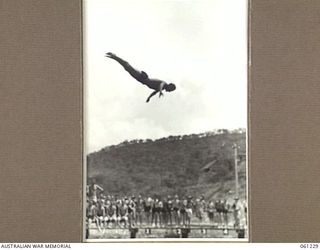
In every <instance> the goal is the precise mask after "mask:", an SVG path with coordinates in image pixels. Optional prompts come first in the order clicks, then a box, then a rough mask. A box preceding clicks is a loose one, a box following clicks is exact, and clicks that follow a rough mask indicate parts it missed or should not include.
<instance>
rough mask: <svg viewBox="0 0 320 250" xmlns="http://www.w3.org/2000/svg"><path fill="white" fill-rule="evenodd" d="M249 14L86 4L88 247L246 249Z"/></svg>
mask: <svg viewBox="0 0 320 250" xmlns="http://www.w3.org/2000/svg"><path fill="white" fill-rule="evenodd" d="M247 8H248V5H247V1H246V0H84V1H83V28H84V33H83V39H84V42H83V51H84V54H83V57H84V69H83V70H84V72H83V73H84V89H83V93H84V96H83V102H84V120H83V125H84V131H83V134H84V156H83V158H84V171H83V172H84V181H83V185H84V198H85V199H84V215H83V227H84V229H83V232H84V239H85V241H87V242H99V241H134V240H140V241H150V240H153V241H154V240H157V241H170V240H171V241H173V240H174V241H188V240H189V241H192V240H197V241H199V240H200V241H248V238H249V235H248V232H249V230H248V225H249V222H248V218H249V214H248V213H249V210H250V208H248V198H249V193H248V183H249V182H248V175H247V173H248V169H247V168H248V167H247V166H248V164H247V161H248V157H247V132H248V130H247V127H248V126H247V124H248V122H247V112H248V111H247V110H248V108H247V103H248V101H247V99H248V94H247V93H248V76H247V73H248V70H247V68H248V46H247V43H248V41H247V40H248V39H247V19H248V18H247V15H248V11H247Z"/></svg>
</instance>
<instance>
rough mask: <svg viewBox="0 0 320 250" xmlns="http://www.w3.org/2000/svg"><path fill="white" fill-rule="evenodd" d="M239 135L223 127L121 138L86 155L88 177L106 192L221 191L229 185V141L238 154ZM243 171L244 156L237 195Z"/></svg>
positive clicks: (231, 167) (216, 194) (231, 160)
mask: <svg viewBox="0 0 320 250" xmlns="http://www.w3.org/2000/svg"><path fill="white" fill-rule="evenodd" d="M245 139H246V138H245V133H244V132H241V131H234V132H229V131H225V130H224V131H219V133H213V132H212V133H205V134H198V135H188V136H176V137H173V136H170V137H168V138H162V139H159V140H156V141H151V140H147V141H142V140H135V141H131V142H124V143H122V144H119V145H117V146H111V147H106V148H104V149H102V150H100V151H99V152H95V153H92V154H90V155H88V177H89V179H90V180H92V179H94V181H95V182H97V183H98V184H100V185H102V186H103V187H104V189H105V190H106V193H113V194H120V195H131V194H138V193H142V194H144V195H155V194H157V195H167V194H171V195H172V194H175V193H178V194H180V195H185V194H191V195H200V194H204V195H205V196H206V197H207V198H219V197H225V194H226V193H228V192H229V191H230V190H231V192H232V191H234V186H235V184H234V155H233V152H234V151H233V149H232V145H233V143H237V144H238V145H239V147H240V149H239V153H240V154H244V153H245ZM210 162H212V164H211V165H210V164H209V165H210V166H208V167H205V166H206V165H207V164H208V163H210ZM204 168H205V169H204ZM245 175H246V173H245V161H240V162H239V183H240V185H239V186H240V196H242V197H244V196H245V188H246V187H245V184H246V183H245ZM231 192H230V193H231Z"/></svg>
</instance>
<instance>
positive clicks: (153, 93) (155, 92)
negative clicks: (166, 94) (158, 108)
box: [146, 90, 159, 102]
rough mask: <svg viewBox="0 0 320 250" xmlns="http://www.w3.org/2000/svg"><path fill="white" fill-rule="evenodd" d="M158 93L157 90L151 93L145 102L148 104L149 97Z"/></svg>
mask: <svg viewBox="0 0 320 250" xmlns="http://www.w3.org/2000/svg"><path fill="white" fill-rule="evenodd" d="M158 92H159V91H158V90H155V91H153V92H152V93H151V94H150V95H149V97H148V99H147V101H146V102H149V101H150V99H151V97H152V96H154V95H155V94H157V93H158Z"/></svg>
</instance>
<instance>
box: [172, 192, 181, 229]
mask: <svg viewBox="0 0 320 250" xmlns="http://www.w3.org/2000/svg"><path fill="white" fill-rule="evenodd" d="M180 207H181V201H180V200H179V196H178V195H175V197H174V200H173V214H174V223H175V224H176V225H180Z"/></svg>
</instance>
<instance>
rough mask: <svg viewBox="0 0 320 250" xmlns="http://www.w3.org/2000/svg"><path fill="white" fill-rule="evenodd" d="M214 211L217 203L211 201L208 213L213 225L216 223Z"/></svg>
mask: <svg viewBox="0 0 320 250" xmlns="http://www.w3.org/2000/svg"><path fill="white" fill-rule="evenodd" d="M214 211H215V203H214V201H212V200H211V201H210V202H209V204H208V207H207V213H208V217H209V221H210V222H211V223H214Z"/></svg>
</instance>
